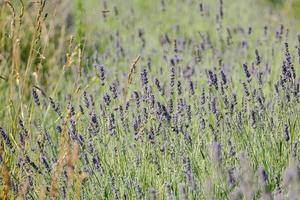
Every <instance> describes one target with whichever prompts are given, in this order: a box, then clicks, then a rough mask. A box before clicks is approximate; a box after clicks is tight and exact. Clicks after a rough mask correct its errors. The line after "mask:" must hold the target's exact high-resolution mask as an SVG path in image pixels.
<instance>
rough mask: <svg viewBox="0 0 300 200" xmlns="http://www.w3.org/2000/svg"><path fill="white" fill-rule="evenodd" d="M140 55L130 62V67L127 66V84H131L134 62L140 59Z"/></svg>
mask: <svg viewBox="0 0 300 200" xmlns="http://www.w3.org/2000/svg"><path fill="white" fill-rule="evenodd" d="M140 58H141V56H138V57H137V58H136V59H135V60H134V61H133V63H132V64H131V66H130V68H129V73H128V78H127V83H128V84H131V83H132V75H133V72H134V70H135V68H136V64H137V63H138V61H139V60H140Z"/></svg>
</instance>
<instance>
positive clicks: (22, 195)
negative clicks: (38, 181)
mask: <svg viewBox="0 0 300 200" xmlns="http://www.w3.org/2000/svg"><path fill="white" fill-rule="evenodd" d="M28 187H29V183H28V181H26V182H25V183H23V184H21V187H20V190H19V192H18V195H17V199H18V200H21V199H25V195H26V193H27V190H28Z"/></svg>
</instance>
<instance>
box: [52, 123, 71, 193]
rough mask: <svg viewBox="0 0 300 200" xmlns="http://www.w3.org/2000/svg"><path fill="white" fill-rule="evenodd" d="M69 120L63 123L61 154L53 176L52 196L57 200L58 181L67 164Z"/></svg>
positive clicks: (54, 166) (54, 167) (60, 142)
mask: <svg viewBox="0 0 300 200" xmlns="http://www.w3.org/2000/svg"><path fill="white" fill-rule="evenodd" d="M67 120H68V119H67V118H66V119H65V120H64V122H63V126H62V133H61V136H60V140H59V153H58V159H57V162H56V163H55V164H54V165H53V173H52V176H51V186H50V196H51V197H53V198H57V197H58V195H59V191H58V184H59V182H58V179H59V176H60V174H61V172H62V170H63V166H64V165H65V163H66V151H65V150H66V140H67V123H66V122H67Z"/></svg>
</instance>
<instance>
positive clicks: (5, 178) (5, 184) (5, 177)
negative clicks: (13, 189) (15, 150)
mask: <svg viewBox="0 0 300 200" xmlns="http://www.w3.org/2000/svg"><path fill="white" fill-rule="evenodd" d="M0 171H1V177H2V193H0V195H1V196H0V199H3V200H6V199H9V193H10V185H11V184H10V174H9V171H8V169H7V166H6V165H5V164H2V165H1V166H0Z"/></svg>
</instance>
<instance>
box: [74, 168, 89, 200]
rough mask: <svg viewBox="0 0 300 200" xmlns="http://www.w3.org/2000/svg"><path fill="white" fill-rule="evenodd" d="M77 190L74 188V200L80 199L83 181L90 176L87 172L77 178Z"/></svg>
mask: <svg viewBox="0 0 300 200" xmlns="http://www.w3.org/2000/svg"><path fill="white" fill-rule="evenodd" d="M76 177H77V178H76V182H75V188H74V198H73V199H75V200H77V199H79V198H80V185H81V183H82V181H83V180H84V179H85V178H87V177H88V174H87V173H85V172H82V173H80V174H79V175H77V176H76Z"/></svg>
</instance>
